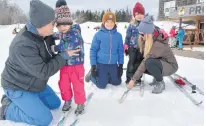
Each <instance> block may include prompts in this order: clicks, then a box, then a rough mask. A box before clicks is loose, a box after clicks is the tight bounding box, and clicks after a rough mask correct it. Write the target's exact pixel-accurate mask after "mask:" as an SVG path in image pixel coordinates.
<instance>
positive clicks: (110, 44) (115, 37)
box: [90, 27, 124, 65]
mask: <svg viewBox="0 0 206 126" xmlns="http://www.w3.org/2000/svg"><path fill="white" fill-rule="evenodd" d="M97 63H101V64H123V63H124V49H123V40H122V35H121V34H120V33H119V32H117V29H116V28H114V29H113V30H107V29H105V28H103V27H102V28H101V29H100V31H98V32H97V33H96V34H95V36H94V38H93V41H92V45H91V48H90V64H91V65H96V64H97Z"/></svg>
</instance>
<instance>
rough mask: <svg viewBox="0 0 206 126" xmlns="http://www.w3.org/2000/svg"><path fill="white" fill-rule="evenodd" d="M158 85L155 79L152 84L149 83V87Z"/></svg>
mask: <svg viewBox="0 0 206 126" xmlns="http://www.w3.org/2000/svg"><path fill="white" fill-rule="evenodd" d="M156 83H157V81H156V79H155V78H153V80H152V82H151V83H149V85H150V86H154V85H155V84H156Z"/></svg>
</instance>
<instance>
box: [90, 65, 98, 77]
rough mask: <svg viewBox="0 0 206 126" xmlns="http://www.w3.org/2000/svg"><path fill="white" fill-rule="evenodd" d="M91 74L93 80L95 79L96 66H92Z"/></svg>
mask: <svg viewBox="0 0 206 126" xmlns="http://www.w3.org/2000/svg"><path fill="white" fill-rule="evenodd" d="M91 73H92V76H93V77H94V78H96V77H97V67H96V65H92V69H91Z"/></svg>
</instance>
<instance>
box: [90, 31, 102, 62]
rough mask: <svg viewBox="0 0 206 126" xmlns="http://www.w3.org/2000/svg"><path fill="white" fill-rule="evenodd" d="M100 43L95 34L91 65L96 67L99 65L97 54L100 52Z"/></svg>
mask: <svg viewBox="0 0 206 126" xmlns="http://www.w3.org/2000/svg"><path fill="white" fill-rule="evenodd" d="M99 47H100V41H99V40H98V39H97V34H95V36H94V38H93V40H92V45H91V48H90V64H91V65H96V64H97V52H98V51H99Z"/></svg>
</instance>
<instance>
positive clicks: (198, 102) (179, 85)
mask: <svg viewBox="0 0 206 126" xmlns="http://www.w3.org/2000/svg"><path fill="white" fill-rule="evenodd" d="M169 79H170V80H171V81H172V82H173V83H174V85H175V86H176V87H177V88H178V89H179V90H180V91H181V92H182V93H183V94H184V95H185V96H186V97H187V98H188V99H189V100H190V101H191V102H192V103H193V104H194V105H197V106H199V105H201V104H202V103H203V101H197V100H196V99H195V98H194V97H193V96H192V95H191V94H192V93H196V92H198V93H199V94H201V95H204V92H203V91H202V90H201V89H200V88H198V87H197V86H196V85H194V84H192V83H191V82H189V81H188V80H187V79H186V78H185V77H182V76H180V75H178V74H173V75H172V76H169ZM177 79H181V80H182V81H183V82H184V83H185V84H186V85H187V86H189V87H191V90H192V92H191V93H190V92H188V91H187V90H186V89H185V88H184V85H181V84H178V83H177V82H176V80H177Z"/></svg>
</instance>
